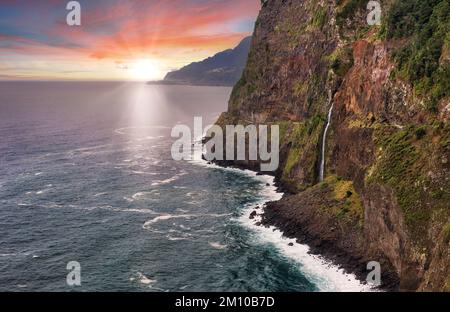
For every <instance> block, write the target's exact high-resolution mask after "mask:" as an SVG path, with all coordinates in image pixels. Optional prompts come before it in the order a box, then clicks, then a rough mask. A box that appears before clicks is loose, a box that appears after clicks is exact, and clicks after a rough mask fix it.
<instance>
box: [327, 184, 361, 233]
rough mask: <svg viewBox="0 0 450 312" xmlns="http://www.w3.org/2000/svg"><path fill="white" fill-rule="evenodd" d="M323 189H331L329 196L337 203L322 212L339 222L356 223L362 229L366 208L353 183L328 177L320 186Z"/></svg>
mask: <svg viewBox="0 0 450 312" xmlns="http://www.w3.org/2000/svg"><path fill="white" fill-rule="evenodd" d="M318 187H320V188H322V189H329V190H330V191H331V192H330V193H329V196H330V197H331V198H332V199H333V200H334V202H335V203H336V204H335V205H332V206H329V207H322V210H323V211H325V212H326V213H329V214H331V215H333V216H335V217H336V218H338V219H339V220H343V221H347V222H354V223H356V224H357V225H358V226H359V227H360V228H362V227H363V225H364V208H363V205H362V202H361V197H360V196H359V194H358V193H357V192H356V190H355V188H354V186H353V182H352V181H346V180H343V179H341V178H339V177H336V176H328V177H327V178H326V179H325V181H324V182H322V183H321V184H319V185H318Z"/></svg>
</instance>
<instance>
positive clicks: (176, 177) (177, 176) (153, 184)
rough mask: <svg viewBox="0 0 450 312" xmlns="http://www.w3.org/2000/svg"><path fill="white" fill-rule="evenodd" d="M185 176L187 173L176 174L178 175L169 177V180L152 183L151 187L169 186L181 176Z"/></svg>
mask: <svg viewBox="0 0 450 312" xmlns="http://www.w3.org/2000/svg"><path fill="white" fill-rule="evenodd" d="M186 174H187V172H181V173H178V174H176V175H174V176H173V177H171V178H168V179H165V180H159V181H156V182H153V183H152V186H159V185H164V184H170V183H172V182H175V181H177V180H178V179H179V178H181V177H182V176H184V175H186Z"/></svg>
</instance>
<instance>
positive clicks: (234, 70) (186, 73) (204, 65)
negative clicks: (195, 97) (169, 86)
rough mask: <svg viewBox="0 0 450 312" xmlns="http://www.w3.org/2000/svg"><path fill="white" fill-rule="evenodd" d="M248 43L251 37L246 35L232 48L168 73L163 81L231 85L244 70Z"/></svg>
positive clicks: (248, 47)
mask: <svg viewBox="0 0 450 312" xmlns="http://www.w3.org/2000/svg"><path fill="white" fill-rule="evenodd" d="M250 43H251V37H247V38H245V39H243V40H242V41H241V43H239V45H238V46H237V47H236V48H234V49H230V50H226V51H223V52H220V53H217V54H216V55H214V56H213V57H210V58H207V59H206V60H203V61H201V62H196V63H192V64H189V65H187V66H185V67H183V68H181V69H179V70H177V71H173V72H170V73H168V74H167V75H166V77H165V78H164V81H165V82H168V83H179V84H190V85H213V86H233V85H234V84H235V83H236V82H237V81H238V80H239V78H240V77H241V75H242V71H243V70H244V67H245V63H246V61H247V56H248V51H249V49H250Z"/></svg>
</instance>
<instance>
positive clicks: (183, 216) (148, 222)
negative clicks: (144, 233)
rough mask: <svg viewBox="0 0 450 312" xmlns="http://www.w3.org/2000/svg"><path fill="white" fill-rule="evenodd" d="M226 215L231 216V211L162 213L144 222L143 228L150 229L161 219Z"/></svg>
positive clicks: (219, 216)
mask: <svg viewBox="0 0 450 312" xmlns="http://www.w3.org/2000/svg"><path fill="white" fill-rule="evenodd" d="M226 216H231V214H230V213H227V214H216V213H208V214H201V215H198V214H197V215H196V214H181V215H172V214H163V215H160V216H158V217H156V218H153V219H151V220H149V221H147V222H145V223H144V225H143V226H142V228H143V229H149V228H151V226H152V225H154V224H156V223H158V222H160V221H167V220H171V219H192V218H205V217H210V218H221V217H226Z"/></svg>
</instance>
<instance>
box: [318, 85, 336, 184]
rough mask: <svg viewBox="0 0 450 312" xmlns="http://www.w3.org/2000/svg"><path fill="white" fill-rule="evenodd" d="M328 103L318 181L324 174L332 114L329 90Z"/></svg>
mask: <svg viewBox="0 0 450 312" xmlns="http://www.w3.org/2000/svg"><path fill="white" fill-rule="evenodd" d="M328 105H331V106H330V110H329V111H328V121H327V126H326V127H325V132H324V133H323V138H322V158H321V162H320V173H319V177H320V182H323V179H324V176H325V148H326V145H327V133H328V130H329V128H330V125H331V118H332V116H333V106H334V104H333V95H332V92H331V90H330V91H329V92H328Z"/></svg>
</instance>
